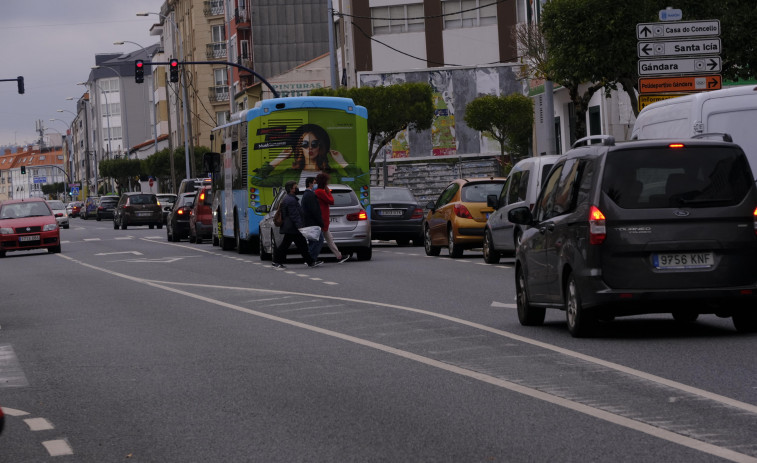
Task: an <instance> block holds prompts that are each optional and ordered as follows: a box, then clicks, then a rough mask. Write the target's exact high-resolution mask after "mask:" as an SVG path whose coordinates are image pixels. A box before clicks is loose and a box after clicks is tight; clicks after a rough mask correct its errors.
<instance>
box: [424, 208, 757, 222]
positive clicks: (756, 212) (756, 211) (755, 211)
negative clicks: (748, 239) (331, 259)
mask: <svg viewBox="0 0 757 463" xmlns="http://www.w3.org/2000/svg"><path fill="white" fill-rule="evenodd" d="M755 212H756V213H757V211H755ZM410 218H411V219H422V218H423V209H421V208H420V207H416V208H415V210H414V211H413V215H412V216H411V217H410Z"/></svg>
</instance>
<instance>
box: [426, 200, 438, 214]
mask: <svg viewBox="0 0 757 463" xmlns="http://www.w3.org/2000/svg"><path fill="white" fill-rule="evenodd" d="M426 209H429V210H430V211H431V212H433V211H435V210H436V203H434V202H433V201H429V202H428V204H426Z"/></svg>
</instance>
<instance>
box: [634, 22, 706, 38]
mask: <svg viewBox="0 0 757 463" xmlns="http://www.w3.org/2000/svg"><path fill="white" fill-rule="evenodd" d="M713 35H714V36H718V35H720V21H719V20H717V19H710V20H707V21H688V22H679V21H676V22H670V23H640V24H637V25H636V38H637V39H639V40H652V39H672V38H676V37H703V36H713Z"/></svg>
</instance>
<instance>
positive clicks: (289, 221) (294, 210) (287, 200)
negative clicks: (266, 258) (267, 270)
mask: <svg viewBox="0 0 757 463" xmlns="http://www.w3.org/2000/svg"><path fill="white" fill-rule="evenodd" d="M284 190H285V191H286V196H284V199H283V200H282V201H281V205H279V207H280V208H281V216H282V217H283V218H284V224H283V225H282V226H281V228H279V232H280V233H281V235H282V240H281V243H279V245H278V246H275V247H274V248H273V263H272V265H273V266H274V267H276V268H286V266H285V265H284V263H285V262H286V258H287V250H288V249H289V245H291V244H292V242H294V244H295V245H296V246H297V250H298V251H300V254H302V258H303V259H305V263H306V264H307V265H308V267H318V266H319V265H321V263H322V262H315V259H313V258H312V257H310V252H308V242H307V240H306V239H305V237H304V236H302V233H300V230H299V229H300V228H302V227H304V226H305V225H304V221H303V218H302V208H301V207H300V202H299V201H297V182H295V181H291V180H290V181H288V182H286V184H285V185H284Z"/></svg>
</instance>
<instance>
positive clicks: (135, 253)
mask: <svg viewBox="0 0 757 463" xmlns="http://www.w3.org/2000/svg"><path fill="white" fill-rule="evenodd" d="M113 254H134V255H135V256H141V255H142V253H141V252H139V251H119V252H101V253H98V254H95V255H96V256H112V255H113Z"/></svg>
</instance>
